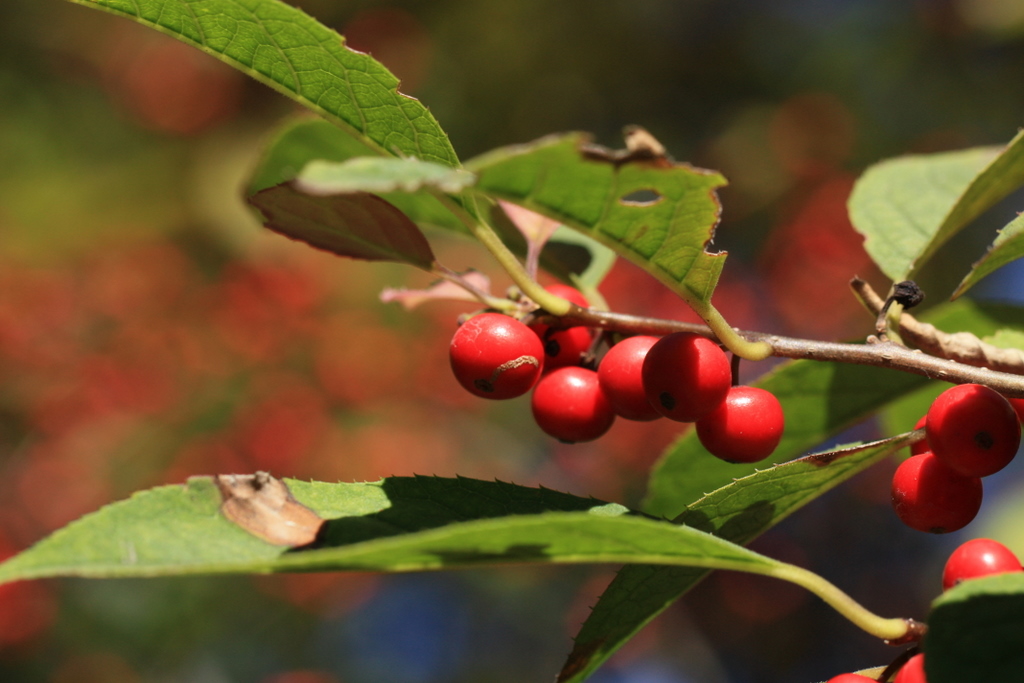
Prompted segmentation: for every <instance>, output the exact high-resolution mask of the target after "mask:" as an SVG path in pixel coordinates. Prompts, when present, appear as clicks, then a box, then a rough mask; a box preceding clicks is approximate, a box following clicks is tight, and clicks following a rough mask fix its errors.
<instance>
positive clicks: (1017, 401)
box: [1006, 398, 1024, 422]
mask: <svg viewBox="0 0 1024 683" xmlns="http://www.w3.org/2000/svg"><path fill="white" fill-rule="evenodd" d="M1006 400H1007V401H1009V402H1010V405H1011V406H1013V409H1014V411H1016V413H1017V420H1018V421H1019V422H1024V398H1008V399H1006Z"/></svg>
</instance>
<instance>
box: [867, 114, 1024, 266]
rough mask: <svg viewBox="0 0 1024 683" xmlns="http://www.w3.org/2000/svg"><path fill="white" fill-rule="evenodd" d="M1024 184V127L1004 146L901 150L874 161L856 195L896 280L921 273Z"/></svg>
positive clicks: (880, 256) (872, 242)
mask: <svg viewBox="0 0 1024 683" xmlns="http://www.w3.org/2000/svg"><path fill="white" fill-rule="evenodd" d="M1022 184H1024V133H1019V134H1018V135H1017V136H1016V137H1014V138H1013V140H1011V141H1010V143H1009V144H1008V145H1007V146H1006V147H1003V148H1000V147H976V148H973V149H967V150H962V151H957V152H945V153H942V154H927V155H913V156H905V157H899V158H896V159H890V160H888V161H883V162H881V163H879V164H876V165H875V166H872V167H871V168H869V169H868V170H867V171H866V172H865V173H864V174H863V175H862V176H861V177H860V179H859V180H858V181H857V183H856V185H855V186H854V188H853V193H852V194H851V195H850V201H849V207H850V220H851V221H852V222H853V226H854V227H855V228H856V229H857V231H858V232H860V233H861V234H862V235H864V237H865V241H864V248H865V249H866V250H867V252H868V254H870V255H871V258H872V259H873V260H874V262H875V263H876V264H877V265H878V267H879V268H881V270H882V272H884V273H885V274H886V275H888V276H889V277H890V278H892V279H893V281H894V282H895V281H900V280H905V279H907V278H908V277H910V276H912V275H914V274H915V273H917V272H918V271H919V270H920V269H921V268H922V267H923V266H924V264H925V263H926V262H927V261H928V259H929V258H930V257H931V256H932V255H933V254H934V253H935V252H936V251H937V250H938V248H939V247H940V246H942V245H943V244H945V243H946V241H947V240H949V238H950V237H952V236H953V235H955V234H956V233H957V232H959V231H960V230H962V229H963V228H964V227H965V226H966V225H967V224H968V223H970V222H971V221H972V220H974V219H975V218H977V217H978V216H979V215H981V214H982V213H983V212H984V211H985V210H986V209H988V208H990V207H991V206H993V205H994V204H995V203H996V202H998V201H999V200H1001V199H1002V198H1004V197H1006V196H1007V195H1008V194H1009V193H1011V192H1013V191H1014V190H1015V189H1017V188H1018V187H1020V186H1021V185H1022Z"/></svg>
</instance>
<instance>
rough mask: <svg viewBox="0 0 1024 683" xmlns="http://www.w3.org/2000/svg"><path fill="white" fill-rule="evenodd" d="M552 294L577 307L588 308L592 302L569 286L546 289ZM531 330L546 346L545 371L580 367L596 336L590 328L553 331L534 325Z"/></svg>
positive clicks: (551, 286) (554, 286)
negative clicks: (583, 355)
mask: <svg viewBox="0 0 1024 683" xmlns="http://www.w3.org/2000/svg"><path fill="white" fill-rule="evenodd" d="M544 289H545V290H546V291H548V292H550V293H551V294H556V295H558V296H560V297H562V298H563V299H568V300H569V301H571V302H573V303H574V304H576V305H577V306H582V307H583V308H587V307H589V306H590V302H588V301H587V298H586V297H585V296H583V293H582V292H580V291H579V290H577V289H574V288H572V287H570V286H569V285H562V284H554V285H548V286H547V287H545V288H544ZM530 329H531V330H533V331H534V332H536V333H537V336H538V337H540V340H541V343H543V345H544V371H545V372H550V371H551V370H555V369H556V368H564V367H566V366H569V365H578V364H579V362H580V356H581V355H582V354H584V353H586V352H587V351H588V350H589V349H590V345H591V342H593V340H594V335H593V334H592V333H591V331H590V328H588V327H569V328H565V329H561V330H559V329H553V328H551V327H550V326H549V325H545V324H544V323H533V324H531V325H530Z"/></svg>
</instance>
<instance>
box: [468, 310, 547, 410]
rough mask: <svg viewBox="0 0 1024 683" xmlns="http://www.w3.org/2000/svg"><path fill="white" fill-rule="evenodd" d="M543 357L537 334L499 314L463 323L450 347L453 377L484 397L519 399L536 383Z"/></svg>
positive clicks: (475, 317) (470, 390)
mask: <svg viewBox="0 0 1024 683" xmlns="http://www.w3.org/2000/svg"><path fill="white" fill-rule="evenodd" d="M543 358H544V348H543V347H542V346H541V343H540V339H538V338H537V335H536V334H534V333H533V332H532V331H531V330H530V328H528V327H527V326H526V325H524V324H522V323H521V322H519V321H518V320H516V319H514V318H510V317H508V316H507V315H502V314H500V313H482V314H481V315H476V316H473V317H472V318H470V319H469V320H467V321H466V322H464V323H463V324H462V325H461V326H460V327H459V329H458V330H456V331H455V336H454V337H452V343H451V347H450V348H449V359H450V360H451V365H452V371H453V372H454V373H455V378H456V379H458V380H459V383H460V384H461V385H462V386H463V387H465V388H466V390H468V391H469V392H470V393H473V394H476V395H477V396H480V397H483V398H493V399H505V398H514V397H516V396H522V395H523V394H525V393H526V392H528V391H529V390H530V389H532V388H533V385H534V384H536V383H537V379H538V378H539V377H540V373H541V369H542V366H543Z"/></svg>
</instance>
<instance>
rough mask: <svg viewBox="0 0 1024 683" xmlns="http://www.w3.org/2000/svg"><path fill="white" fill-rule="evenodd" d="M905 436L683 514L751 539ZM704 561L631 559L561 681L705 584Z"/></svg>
mask: <svg viewBox="0 0 1024 683" xmlns="http://www.w3.org/2000/svg"><path fill="white" fill-rule="evenodd" d="M905 441H906V439H905V438H903V437H901V438H897V439H892V440H888V441H881V442H876V443H873V444H867V445H864V446H860V447H855V448H850V449H846V450H842V451H837V452H834V453H830V454H828V455H827V456H807V457H805V458H801V459H799V460H794V461H792V462H789V463H786V464H784V465H776V466H774V467H771V468H769V469H766V470H761V471H759V472H755V473H754V474H751V475H749V476H746V477H744V478H742V479H738V480H737V481H735V482H733V483H731V484H728V485H726V486H724V487H722V488H720V489H718V490H717V491H715V492H713V493H711V494H709V495H707V496H705V497H704V498H702V499H700V500H698V501H697V502H695V503H693V504H692V505H690V506H689V507H688V508H687V509H686V511H684V512H683V514H682V515H680V516H679V518H678V519H677V520H676V522H680V523H683V524H687V525H690V526H693V527H696V528H698V529H702V530H705V531H708V532H710V533H713V534H715V535H717V536H720V537H722V538H725V539H727V540H729V541H732V542H734V543H739V544H741V545H742V544H745V543H749V542H750V541H752V540H753V539H754V538H756V537H757V536H759V535H760V534H761V533H763V532H764V531H766V530H767V529H769V528H771V527H772V526H774V525H775V524H777V523H778V522H779V521H781V520H782V519H784V518H785V517H787V516H788V515H790V514H792V513H793V512H794V511H796V510H797V509H799V508H800V507H802V506H803V505H805V504H807V503H808V502H810V501H812V500H814V499H816V498H817V497H818V496H820V495H821V494H823V493H824V492H825V491H828V490H831V489H832V488H834V487H836V486H838V485H839V484H841V483H842V482H844V481H846V480H848V479H849V478H850V477H852V476H854V475H855V474H857V473H859V472H862V471H863V470H864V469H866V468H868V467H870V466H871V465H873V464H874V463H876V462H878V461H879V460H881V459H882V458H884V457H886V456H888V455H889V454H891V453H893V452H895V451H897V450H899V449H900V448H902V447H903V444H904V443H905ZM706 575H707V571H706V570H704V569H694V568H680V567H660V566H654V565H629V566H627V567H623V568H622V569H621V570H620V571H619V573H618V574H617V575H616V577H615V579H614V580H613V581H612V582H611V584H609V586H608V588H607V589H605V591H604V593H603V594H602V595H601V598H600V599H599V600H598V602H597V604H596V605H595V606H594V608H593V610H592V611H591V613H590V616H589V617H588V619H587V621H586V622H585V623H584V624H583V627H582V628H581V629H580V632H579V634H577V636H576V638H575V640H574V646H573V650H572V652H571V653H570V655H569V658H568V659H567V661H566V663H565V666H564V667H563V669H562V672H561V674H560V675H559V678H558V681H559V682H560V683H577V682H578V681H582V680H584V679H585V678H586V677H587V676H588V675H589V674H590V673H592V672H593V671H594V670H595V669H597V667H598V666H600V665H601V663H602V662H604V661H605V660H607V659H608V657H610V656H611V655H612V654H613V653H614V652H615V651H616V650H617V649H619V648H620V647H621V646H622V645H623V644H625V643H626V641H628V640H629V639H630V638H632V637H633V635H635V634H636V633H637V631H639V630H640V629H641V628H643V627H644V626H645V625H646V624H647V623H649V622H650V621H651V620H652V619H654V618H655V617H656V616H657V615H658V614H660V613H661V612H662V611H663V610H664V609H666V608H667V607H668V606H669V605H671V604H672V603H673V602H675V601H676V600H678V599H679V598H680V597H681V596H682V595H683V594H684V593H686V591H688V590H689V589H690V588H692V587H693V586H694V585H696V584H697V582H698V581H700V580H701V579H702V578H704V576H706Z"/></svg>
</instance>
